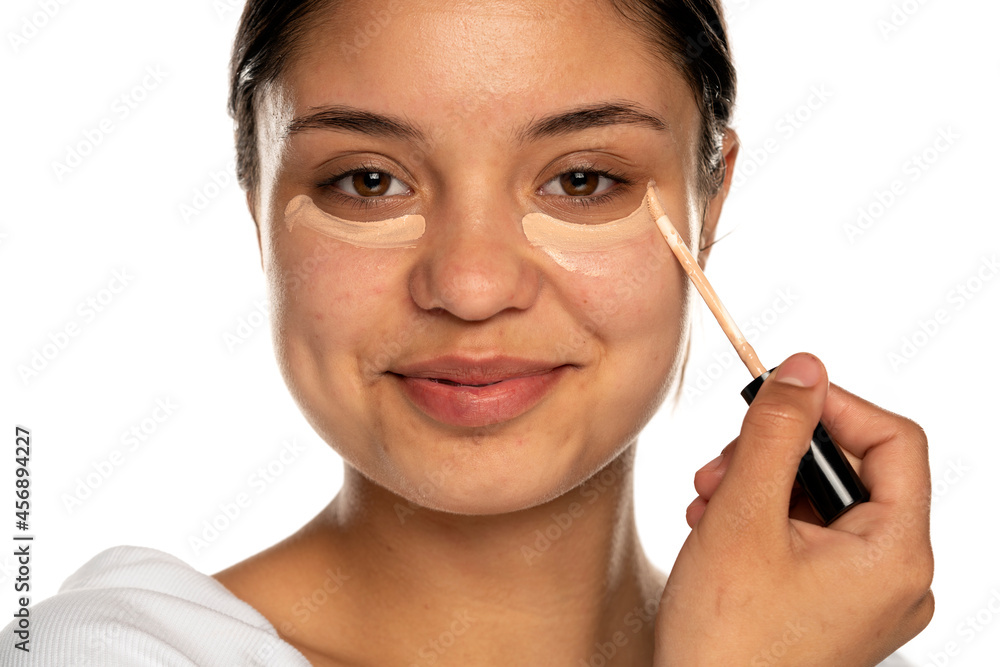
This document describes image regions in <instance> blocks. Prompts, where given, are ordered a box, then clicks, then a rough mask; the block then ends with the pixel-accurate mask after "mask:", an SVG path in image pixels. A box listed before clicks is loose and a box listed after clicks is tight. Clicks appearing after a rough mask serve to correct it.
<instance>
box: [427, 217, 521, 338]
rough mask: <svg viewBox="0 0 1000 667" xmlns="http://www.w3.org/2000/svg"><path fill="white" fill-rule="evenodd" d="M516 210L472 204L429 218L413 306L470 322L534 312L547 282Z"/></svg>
mask: <svg viewBox="0 0 1000 667" xmlns="http://www.w3.org/2000/svg"><path fill="white" fill-rule="evenodd" d="M513 209H514V207H513V206H511V205H510V203H506V204H499V203H494V204H492V205H491V204H489V203H487V202H485V201H481V202H479V203H474V202H466V203H461V204H454V205H446V206H441V207H437V210H436V211H434V212H432V213H430V214H429V215H428V216H426V217H427V227H426V231H425V232H424V238H423V239H422V240H421V244H420V245H421V246H423V254H422V256H421V258H420V260H419V261H418V262H417V264H416V265H415V266H414V268H413V271H412V272H411V274H410V294H411V297H412V298H413V301H414V302H415V303H416V304H417V305H418V306H419V307H420V308H422V309H424V310H434V309H442V310H445V311H447V312H449V313H451V314H452V315H454V316H455V317H458V318H460V319H463V320H468V321H479V320H485V319H488V318H490V317H492V316H494V315H496V314H498V313H501V312H503V311H505V310H508V309H515V310H526V309H527V308H529V307H530V306H531V305H532V304H533V303H534V302H535V299H536V298H537V296H538V290H539V287H540V284H541V278H540V276H539V274H538V269H537V267H536V265H535V264H534V262H533V261H532V260H531V258H530V256H529V247H530V246H529V245H528V241H527V239H525V237H524V232H523V231H522V229H521V220H520V217H518V216H517V215H516V213H514V212H513Z"/></svg>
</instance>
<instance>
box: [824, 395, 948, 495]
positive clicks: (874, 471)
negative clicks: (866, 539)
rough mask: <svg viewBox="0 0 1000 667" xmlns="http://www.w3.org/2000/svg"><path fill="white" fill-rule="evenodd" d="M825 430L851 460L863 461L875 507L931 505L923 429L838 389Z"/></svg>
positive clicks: (827, 409) (827, 412) (827, 411)
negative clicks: (885, 505)
mask: <svg viewBox="0 0 1000 667" xmlns="http://www.w3.org/2000/svg"><path fill="white" fill-rule="evenodd" d="M823 425H824V426H825V427H826V430H827V432H828V433H829V434H830V437H832V438H833V439H834V441H836V442H837V444H839V445H840V446H841V447H842V448H843V449H844V451H845V453H846V454H847V455H848V458H852V459H853V457H859V458H861V459H862V465H861V466H860V470H861V471H860V475H861V481H862V482H864V484H865V486H866V487H867V488H868V490H869V491H870V492H871V496H872V500H873V501H874V502H886V503H898V502H902V503H915V506H916V505H921V506H922V505H923V504H925V503H926V502H927V501H928V499H929V498H930V469H929V466H928V457H927V437H926V435H925V434H924V432H923V429H921V428H920V426H918V425H917V424H915V423H914V422H912V421H910V420H909V419H906V418H905V417H901V416H899V415H897V414H895V413H893V412H889V411H888V410H883V409H882V408H880V407H878V406H877V405H874V404H873V403H869V402H868V401H866V400H864V399H862V398H860V397H858V396H855V395H854V394H852V393H850V392H849V391H846V390H844V389H842V388H840V387H837V386H836V385H831V386H830V393H829V396H828V398H827V402H826V405H825V407H824V409H823Z"/></svg>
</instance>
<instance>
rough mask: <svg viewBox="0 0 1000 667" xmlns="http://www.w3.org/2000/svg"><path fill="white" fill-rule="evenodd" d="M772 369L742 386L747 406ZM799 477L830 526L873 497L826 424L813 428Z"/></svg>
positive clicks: (808, 496)
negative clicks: (828, 430)
mask: <svg viewBox="0 0 1000 667" xmlns="http://www.w3.org/2000/svg"><path fill="white" fill-rule="evenodd" d="M773 371H774V369H773V368H772V369H771V370H770V371H767V372H765V373H762V374H761V375H760V376H758V377H756V378H754V380H753V382H751V383H750V384H748V385H747V386H746V387H744V388H743V391H742V392H740V393H741V394H742V396H743V398H744V400H746V402H747V405H749V404H750V403H752V402H753V399H754V397H755V396H757V392H758V391H760V388H761V385H763V384H764V380H765V378H767V376H768V375H769V374H770V373H771V372H773ZM798 480H799V486H801V487H802V490H803V491H804V492H805V494H806V497H807V498H809V504H810V505H812V508H813V510H815V512H816V514H817V515H818V516H819V518H820V520H822V521H823V525H824V526H828V525H830V523H832V522H833V520H834V519H836V518H837V517H839V516H840V515H841V514H843V513H844V512H846V511H847V510H849V509H850V508H852V507H854V506H855V505H857V504H859V503H864V502H868V500H869V498H870V497H871V496H870V495H869V494H868V489H866V488H865V485H864V484H862V483H861V478H859V477H858V473H856V472H854V467H853V466H851V464H850V463H848V461H847V459H846V458H845V457H844V453H843V452H842V451H841V450H840V447H839V446H838V445H837V443H836V442H834V441H833V438H831V437H830V435H829V434H828V433H827V432H826V429H825V428H823V424H816V428H815V430H813V437H812V442H810V443H809V451H808V452H806V454H805V456H803V457H802V460H801V461H800V462H799V473H798Z"/></svg>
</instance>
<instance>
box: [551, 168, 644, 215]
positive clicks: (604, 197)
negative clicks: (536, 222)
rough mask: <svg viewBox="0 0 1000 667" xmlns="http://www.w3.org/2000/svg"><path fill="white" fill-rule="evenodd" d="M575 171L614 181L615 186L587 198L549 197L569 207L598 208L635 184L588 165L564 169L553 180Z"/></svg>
mask: <svg viewBox="0 0 1000 667" xmlns="http://www.w3.org/2000/svg"><path fill="white" fill-rule="evenodd" d="M577 171H580V172H584V173H587V174H597V175H598V176H604V177H605V178H609V179H611V180H612V181H614V183H615V184H614V186H612V187H611V188H609V189H608V191H607V192H604V193H602V194H599V195H590V196H588V197H571V196H569V195H563V196H560V195H549V196H557V197H559V198H560V199H562V200H564V201H566V202H569V204H570V206H579V207H580V208H590V207H591V206H600V205H602V204H607V203H609V202H611V201H614V200H615V199H618V198H619V197H621V196H623V195H624V194H626V192H625V191H627V190H628V187H629V186H631V185H634V184H635V182H634V181H632V180H631V179H629V178H628V177H627V176H625V175H624V174H622V173H619V172H616V171H613V170H611V169H597V168H595V167H594V166H593V165H589V164H587V165H577V166H575V167H570V168H568V169H564V170H563V171H561V172H559V173H558V174H556V175H555V177H554V178H559V177H560V176H562V175H563V174H570V173H573V172H577ZM552 180H553V179H551V178H550V179H549V180H547V181H545V183H543V184H542V187H544V186H545V184H547V183H550V182H552Z"/></svg>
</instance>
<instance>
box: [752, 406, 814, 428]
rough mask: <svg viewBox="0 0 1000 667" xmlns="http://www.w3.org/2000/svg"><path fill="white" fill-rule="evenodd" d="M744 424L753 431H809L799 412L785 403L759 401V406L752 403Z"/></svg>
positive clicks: (803, 417) (803, 416)
mask: <svg viewBox="0 0 1000 667" xmlns="http://www.w3.org/2000/svg"><path fill="white" fill-rule="evenodd" d="M744 424H745V425H747V426H749V427H750V428H751V429H753V430H767V431H775V430H777V431H785V430H801V429H809V430H811V427H810V426H809V424H808V423H807V420H806V416H805V414H804V413H803V412H802V411H801V410H799V409H797V408H795V407H794V406H791V405H788V404H785V403H776V402H773V401H766V400H762V401H760V403H759V404H758V402H757V401H754V402H753V403H752V404H751V405H750V409H749V410H748V411H747V415H746V418H745V419H744Z"/></svg>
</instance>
